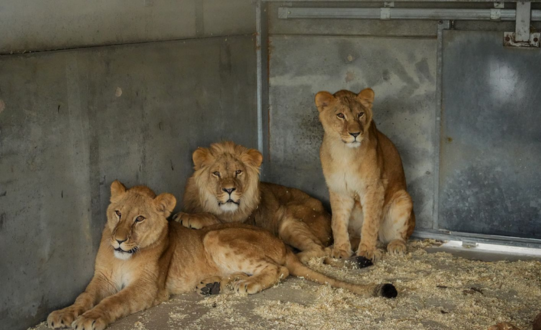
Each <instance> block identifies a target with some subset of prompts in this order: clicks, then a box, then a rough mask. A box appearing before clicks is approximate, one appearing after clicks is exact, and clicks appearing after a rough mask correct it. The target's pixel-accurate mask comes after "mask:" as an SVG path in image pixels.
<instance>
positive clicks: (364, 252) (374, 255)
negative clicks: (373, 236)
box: [357, 247, 383, 262]
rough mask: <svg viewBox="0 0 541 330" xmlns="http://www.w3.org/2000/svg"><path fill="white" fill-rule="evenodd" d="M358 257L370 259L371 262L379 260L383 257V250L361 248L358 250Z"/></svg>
mask: <svg viewBox="0 0 541 330" xmlns="http://www.w3.org/2000/svg"><path fill="white" fill-rule="evenodd" d="M357 256H358V257H363V258H365V259H368V260H369V261H371V262H377V261H378V260H381V259H382V257H383V251H382V250H380V249H377V248H375V247H374V248H370V249H366V248H361V249H360V250H359V251H358V252H357Z"/></svg>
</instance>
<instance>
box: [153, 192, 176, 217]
mask: <svg viewBox="0 0 541 330" xmlns="http://www.w3.org/2000/svg"><path fill="white" fill-rule="evenodd" d="M154 204H155V205H156V208H157V209H158V211H159V212H162V213H163V215H164V216H165V217H166V218H167V217H168V216H170V215H171V212H173V209H174V208H175V205H177V199H176V198H175V196H173V195H171V194H168V193H163V194H159V195H158V196H157V197H156V198H154Z"/></svg>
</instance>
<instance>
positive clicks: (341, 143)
mask: <svg viewBox="0 0 541 330" xmlns="http://www.w3.org/2000/svg"><path fill="white" fill-rule="evenodd" d="M373 102H374V91H373V90H372V89H370V88H367V89H363V90H362V91H361V92H360V93H359V94H355V93H353V92H350V91H346V90H341V91H339V92H336V93H335V94H334V95H333V94H331V93H329V92H319V93H317V94H316V96H315V103H316V106H317V109H318V110H319V119H320V121H321V124H322V126H323V129H324V131H325V133H324V137H323V142H322V144H321V148H320V158H321V165H322V168H323V174H324V176H325V181H326V183H327V187H328V188H329V195H330V202H331V209H332V230H333V237H334V245H333V247H332V256H333V257H335V258H348V257H349V256H350V255H351V254H352V253H353V251H352V248H351V246H352V244H351V242H350V240H353V239H352V238H356V239H357V241H358V240H359V235H360V242H359V245H358V249H357V251H356V255H357V256H359V257H360V258H365V259H366V260H367V262H366V265H370V264H371V263H372V261H373V260H377V259H378V258H380V257H381V251H379V250H378V249H377V247H376V244H377V241H378V238H379V240H380V241H381V242H382V243H384V244H387V251H388V252H389V253H391V254H401V253H405V252H406V241H407V239H408V238H409V237H410V236H411V234H412V233H413V229H414V228H415V214H414V212H413V202H412V199H411V197H410V195H409V194H408V192H407V191H406V177H405V175H404V168H403V167H402V160H401V159H400V155H399V154H398V151H397V149H396V147H395V146H394V144H393V143H392V142H391V140H389V138H388V137H387V136H385V135H384V134H383V133H381V132H380V131H379V130H378V129H377V128H376V124H375V123H374V122H373V120H372V117H373V112H372V103H373Z"/></svg>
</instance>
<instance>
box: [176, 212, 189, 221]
mask: <svg viewBox="0 0 541 330" xmlns="http://www.w3.org/2000/svg"><path fill="white" fill-rule="evenodd" d="M185 215H188V213H184V212H178V213H177V214H175V215H174V216H173V220H174V221H176V222H181V221H182V218H183V217H184V216H185Z"/></svg>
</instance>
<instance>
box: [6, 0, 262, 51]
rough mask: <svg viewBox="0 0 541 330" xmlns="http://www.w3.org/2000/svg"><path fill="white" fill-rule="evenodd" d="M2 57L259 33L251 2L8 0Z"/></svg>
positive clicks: (196, 0) (233, 0)
mask: <svg viewBox="0 0 541 330" xmlns="http://www.w3.org/2000/svg"><path fill="white" fill-rule="evenodd" d="M0 31H2V38H0V54H2V53H3V54H6V53H7V54H9V53H11V52H14V53H17V52H28V51H35V50H47V49H63V48H74V47H82V46H93V45H105V44H123V43H134V42H146V41H156V40H172V39H183V38H193V37H202V36H217V35H234V34H250V33H254V32H255V7H254V5H253V1H252V0H92V1H88V0H47V1H34V0H3V1H0Z"/></svg>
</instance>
